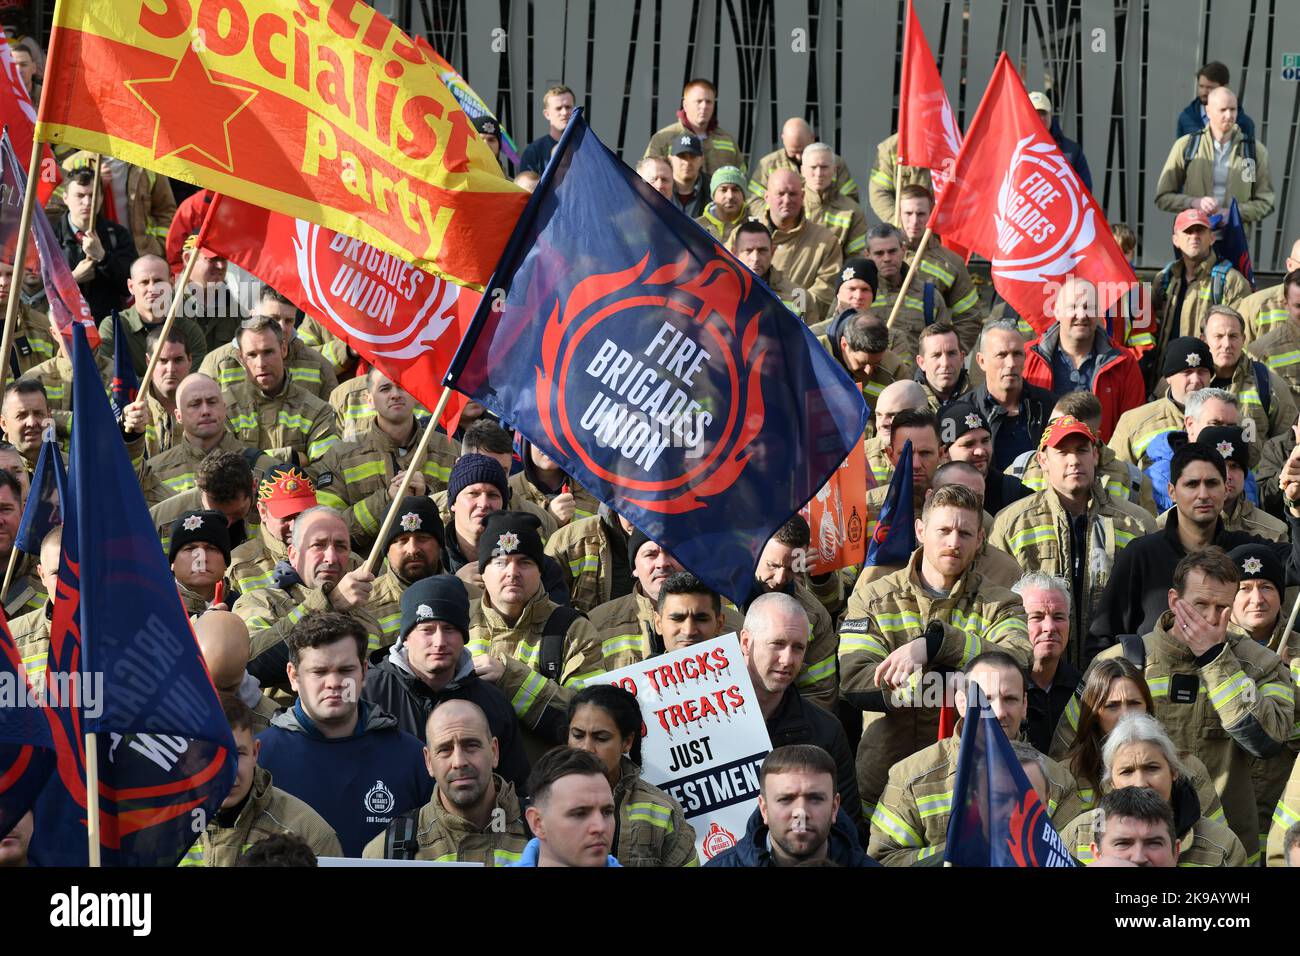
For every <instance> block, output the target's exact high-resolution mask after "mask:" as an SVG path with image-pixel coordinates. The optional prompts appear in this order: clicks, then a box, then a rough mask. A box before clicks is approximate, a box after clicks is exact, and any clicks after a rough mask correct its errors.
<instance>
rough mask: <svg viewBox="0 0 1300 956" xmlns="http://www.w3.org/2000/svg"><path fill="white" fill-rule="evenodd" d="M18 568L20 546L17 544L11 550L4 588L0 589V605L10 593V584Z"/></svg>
mask: <svg viewBox="0 0 1300 956" xmlns="http://www.w3.org/2000/svg"><path fill="white" fill-rule="evenodd" d="M17 569H18V547H17V545H16V544H15V546H14V549H13V550H12V551H10V552H9V567H8V568H7V569H6V570H5V583H4V588H3V589H0V605H3V604H4V602H5V598H6V597H7V596H8V595H9V585H10V584H12V583H13V580H14V571H16V570H17Z"/></svg>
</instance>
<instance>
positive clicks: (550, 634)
mask: <svg viewBox="0 0 1300 956" xmlns="http://www.w3.org/2000/svg"><path fill="white" fill-rule="evenodd" d="M582 616H583V615H582V614H581V613H580V612H578V611H575V610H574V609H573V608H571V607H565V606H564V605H560V606H559V607H557V608H556V609H555V610H554V611H552V612H551V616H550V617H548V618H547V619H546V623H545V624H544V625H543V626H542V647H541V652H540V653H539V654H538V657H537V671H538V673H540V674H541V675H542V676H543V677H546V678H549V679H550V680H553V681H555V682H556V683H557V684H558V683H559V682H560V674H561V673H563V670H564V638H565V637H566V636H567V635H568V633H569V628H570V627H572V626H573V622H574V621H576V620H578V618H580V617H582Z"/></svg>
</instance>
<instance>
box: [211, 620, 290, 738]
mask: <svg viewBox="0 0 1300 956" xmlns="http://www.w3.org/2000/svg"><path fill="white" fill-rule="evenodd" d="M194 636H195V638H197V640H198V642H199V652H200V653H201V654H202V655H203V661H204V663H205V664H207V665H208V674H209V675H211V677H212V685H213V686H214V687H215V688H216V689H217V690H218V691H219V692H221V693H223V694H230V695H231V696H232V697H238V698H239V699H240V700H242V701H243V702H244V703H245V704H246V705H247V706H248V708H249V710H251V711H252V712H253V736H254V737H256V736H257V735H258V734H260V733H261V732H262V731H264V730H265V729H266V728H267V727H269V726H271V718H272V717H274V716H275V715H276V714H278V713H279V712H280V707H279V706H277V705H276V703H275V702H274V701H273V700H271V698H269V697H267V696H266V695H265V694H263V693H262V686H261V685H260V684H259V683H258V682H257V678H256V677H254V676H253V675H251V674H249V673H248V670H247V668H248V654H249V649H250V648H251V644H250V642H249V639H248V626H247V625H245V624H244V622H243V620H241V619H240V617H239V616H238V615H237V614H232V613H231V612H230V611H207V612H205V613H204V614H201V615H199V618H198V620H197V621H195V622H194Z"/></svg>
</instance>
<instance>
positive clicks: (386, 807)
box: [366, 780, 397, 816]
mask: <svg viewBox="0 0 1300 956" xmlns="http://www.w3.org/2000/svg"><path fill="white" fill-rule="evenodd" d="M396 803H397V799H396V798H395V797H394V796H393V791H391V790H389V789H388V788H387V787H386V786H384V781H382V780H376V781H375V785H374V786H373V787H371V788H370V789H369V790H367V791H366V809H367V810H369V811H370V812H371V813H373V814H376V815H378V816H383V815H384V814H386V813H392V811H393V807H394V806H395V805H396Z"/></svg>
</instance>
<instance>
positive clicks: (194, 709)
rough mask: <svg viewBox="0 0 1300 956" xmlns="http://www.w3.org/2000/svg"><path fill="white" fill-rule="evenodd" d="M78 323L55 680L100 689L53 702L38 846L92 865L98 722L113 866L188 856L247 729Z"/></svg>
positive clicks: (39, 851)
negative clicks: (240, 729)
mask: <svg viewBox="0 0 1300 956" xmlns="http://www.w3.org/2000/svg"><path fill="white" fill-rule="evenodd" d="M72 332H73V343H72V368H73V377H72V396H73V407H75V408H76V410H77V414H76V416H75V417H74V418H73V422H72V447H71V452H70V453H69V457H68V479H67V491H68V493H67V499H66V500H65V501H64V502H63V552H62V555H61V557H60V561H59V580H58V585H57V588H56V594H55V598H54V614H53V617H52V619H51V622H50V661H49V668H48V670H47V683H48V681H49V680H50V675H53V674H64V675H73V674H75V675H78V676H79V678H80V680H81V681H82V683H83V687H84V686H85V685H86V684H87V683H88V685H89V688H90V692H89V693H87V692H86V691H84V690H83V692H82V693H81V694H79V695H78V696H77V697H76V698H75V699H70V700H69V699H65V700H62V701H59V702H58V705H57V706H56V705H55V702H54V701H51V707H50V711H51V712H52V714H53V718H54V719H52V720H51V721H50V731H51V737H52V738H53V743H54V748H55V752H56V753H57V755H58V767H57V771H56V773H55V775H54V777H53V778H52V779H51V781H50V783H49V784H48V785H47V786H46V788H45V791H44V793H42V795H41V800H40V802H39V803H38V804H37V808H36V833H35V835H34V837H33V840H32V849H31V853H32V857H33V859H35V860H36V861H37V862H38V863H40V864H41V865H43V866H84V865H86V860H87V841H86V815H87V814H86V804H87V800H86V794H87V777H86V752H85V744H84V735H85V734H86V733H87V732H95V733H96V734H97V735H98V737H97V740H98V747H99V761H98V767H99V800H100V844H101V850H102V854H103V863H104V865H105V866H175V865H176V864H177V863H178V862H179V861H180V859H181V858H182V857H183V856H184V855H185V851H186V850H188V849H189V847H190V846H191V845H192V844H193V843H194V841H195V839H197V838H198V835H199V834H200V833H201V832H202V831H203V830H204V829H205V828H206V826H207V824H208V821H209V820H211V819H212V816H213V814H215V813H216V812H217V808H218V806H219V805H220V803H221V801H222V800H224V799H225V798H226V795H227V794H229V792H230V788H231V786H232V785H233V784H234V782H235V769H236V767H235V764H236V755H235V742H234V738H233V737H232V736H231V733H230V727H229V725H228V724H227V722H226V719H225V716H224V714H223V712H222V708H221V705H220V703H219V701H218V700H217V694H216V691H215V690H214V688H213V686H212V681H211V679H210V678H209V677H208V672H207V668H206V667H205V666H204V664H203V659H202V657H201V656H200V654H199V649H198V642H197V641H196V640H195V639H194V631H193V629H192V628H191V627H190V622H189V619H188V618H187V616H186V614H185V608H184V606H183V605H182V604H181V599H180V595H179V594H178V593H177V590H176V581H175V578H173V577H172V574H171V569H170V568H169V566H168V564H167V559H166V556H165V555H164V554H163V553H162V551H161V550H159V548H158V538H157V534H156V533H155V532H154V527H153V522H152V521H151V520H150V519H149V510H148V508H147V506H146V505H145V501H144V497H143V495H142V494H141V493H140V487H139V483H138V482H137V480H136V477H135V471H134V469H133V468H132V467H131V461H130V458H129V456H128V455H127V451H126V446H125V445H123V443H122V438H121V433H120V431H119V430H118V428H117V424H116V423H115V422H114V420H113V413H112V411H111V410H110V408H109V403H108V397H107V396H106V395H105V394H104V389H103V387H102V385H101V384H100V382H101V379H100V378H99V375H98V373H97V371H96V369H95V361H94V359H93V358H92V357H91V353H90V348H89V346H88V345H87V343H86V336H85V333H84V331H83V330H82V329H81V327H80V326H76V325H74V326H73V330H72ZM106 503H111V507H110V506H109V505H108V504H106Z"/></svg>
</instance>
